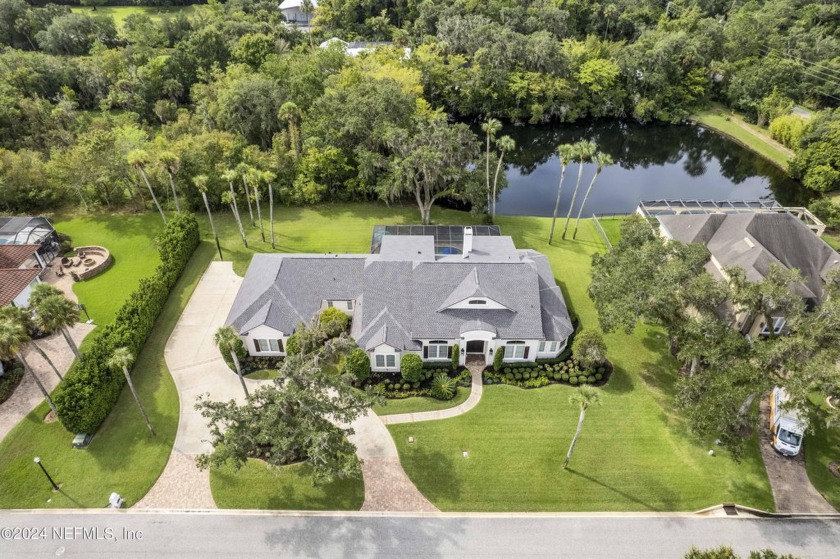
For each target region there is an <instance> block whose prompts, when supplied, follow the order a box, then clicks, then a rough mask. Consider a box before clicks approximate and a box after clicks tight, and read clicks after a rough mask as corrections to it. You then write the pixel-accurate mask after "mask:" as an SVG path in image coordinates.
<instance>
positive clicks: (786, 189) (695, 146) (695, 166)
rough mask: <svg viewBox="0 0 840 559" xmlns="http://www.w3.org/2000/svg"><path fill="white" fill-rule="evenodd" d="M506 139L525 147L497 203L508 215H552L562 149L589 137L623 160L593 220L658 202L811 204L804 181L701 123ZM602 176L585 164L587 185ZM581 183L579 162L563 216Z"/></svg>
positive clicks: (512, 161) (513, 130) (604, 182)
mask: <svg viewBox="0 0 840 559" xmlns="http://www.w3.org/2000/svg"><path fill="white" fill-rule="evenodd" d="M502 134H508V135H510V136H511V137H512V138H513V139H514V140H516V145H517V149H516V150H515V152H514V153H512V154H510V155H509V156H508V157H507V162H508V164H507V169H506V175H507V181H508V186H507V187H506V188H505V189H504V190H503V191H502V192H501V195H500V197H499V202H498V206H497V212H498V213H499V214H503V215H505V214H506V215H543V216H544V215H551V213H552V211H553V209H554V200H555V197H556V195H557V181H558V180H559V178H560V162H559V161H558V159H557V155H556V148H557V146H558V145H560V144H564V143H572V142H576V141H578V140H581V139H584V138H588V139H591V140H593V141H595V142H596V143H597V144H598V146H599V148H600V149H601V150H602V151H604V152H607V153H609V154H610V155H611V156H612V157H613V159H615V161H616V164H615V165H613V166H612V167H609V168H607V169H605V170H604V171H603V173H602V174H601V176H600V177H599V179H598V182H597V183H596V186H595V189H594V190H593V191H592V194H591V196H590V198H589V201H588V202H587V208H586V210H585V214H586V215H589V214H591V213H611V212H616V213H620V212H630V211H633V210H634V209H635V208H636V206H637V205H638V203H639V201H640V200H651V199H657V198H683V199H703V200H756V199H770V198H775V199H776V200H778V201H779V202H780V203H782V204H786V205H794V204H802V203H805V202H806V200H805V197H804V195H803V194H802V189H801V186H800V185H799V183H797V182H796V181H793V180H792V179H790V178H789V177H788V176H787V175H786V174H785V173H784V172H783V171H781V170H780V169H778V168H777V167H775V166H773V165H772V164H771V163H769V162H767V161H766V160H765V159H763V158H762V157H760V156H758V155H755V154H753V153H752V152H750V151H749V150H747V149H744V148H742V147H741V146H739V145H738V144H736V143H734V142H732V141H730V140H728V139H726V138H723V137H721V136H718V135H717V134H715V133H714V132H711V131H708V130H705V129H703V128H700V127H696V126H669V125H645V126H643V125H639V124H636V123H634V122H625V121H588V122H583V123H577V124H552V125H540V126H508V127H506V128H505V129H504V130H503V131H502ZM594 172H595V167H594V166H593V165H584V169H583V180H582V183H581V184H582V188H585V185H586V184H588V181H589V180H590V178H591V177H592V175H593V173H594ZM576 178H577V165H576V164H573V165H570V166H569V168H568V169H567V171H566V181H565V183H564V185H563V196H562V198H561V212H562V213H565V212H566V211H568V207H569V203H570V202H571V199H572V190H573V189H574V184H575V180H576ZM581 198H582V196H579V197H578V201H577V202H576V204H579V203H580V200H581ZM575 211H577V207H576V208H575Z"/></svg>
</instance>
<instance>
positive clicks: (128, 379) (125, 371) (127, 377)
mask: <svg viewBox="0 0 840 559" xmlns="http://www.w3.org/2000/svg"><path fill="white" fill-rule="evenodd" d="M123 374H124V375H125V382H126V383H128V388H129V389H131V395H132V396H134V401H135V402H137V407H138V408H140V413H142V414H143V419H145V420H146V425H148V426H149V431H150V432H151V433H152V436H157V433H155V428H154V427H152V422H151V421H150V420H149V414H147V413H146V408H144V407H143V404H142V403H140V396H138V395H137V390H136V389H135V388H134V382H132V380H131V375H130V374H128V367H123Z"/></svg>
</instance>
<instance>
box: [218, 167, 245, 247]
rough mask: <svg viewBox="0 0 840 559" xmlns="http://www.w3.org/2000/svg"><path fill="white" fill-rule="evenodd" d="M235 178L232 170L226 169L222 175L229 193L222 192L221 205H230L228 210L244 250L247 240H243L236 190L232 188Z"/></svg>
mask: <svg viewBox="0 0 840 559" xmlns="http://www.w3.org/2000/svg"><path fill="white" fill-rule="evenodd" d="M236 177H237V175H236V171H234V170H233V169H228V170H227V171H225V172H224V173H222V178H223V179H224V180H226V181H228V185H229V186H230V192H222V203H223V204H228V205H230V210H231V211H232V212H233V217H234V219H235V220H236V226H237V227H238V228H239V234H240V235H241V236H242V243H243V244H244V245H245V248H248V239H246V238H245V229H244V228H243V227H242V219H241V218H240V217H239V206H238V205H237V204H236V190H234V188H233V181H235V180H236Z"/></svg>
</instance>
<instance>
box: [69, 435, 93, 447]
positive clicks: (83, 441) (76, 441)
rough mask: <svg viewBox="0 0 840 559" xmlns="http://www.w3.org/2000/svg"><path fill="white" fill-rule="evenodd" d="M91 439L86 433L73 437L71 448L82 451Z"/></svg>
mask: <svg viewBox="0 0 840 559" xmlns="http://www.w3.org/2000/svg"><path fill="white" fill-rule="evenodd" d="M91 438H92V437H91V436H90V435H88V434H87V433H79V434H77V435H76V436H75V437H73V448H75V449H83V448H87V445H89V444H90V439H91Z"/></svg>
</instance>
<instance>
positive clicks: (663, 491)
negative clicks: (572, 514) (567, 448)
mask: <svg viewBox="0 0 840 559" xmlns="http://www.w3.org/2000/svg"><path fill="white" fill-rule="evenodd" d="M566 471H567V472H568V473H570V474H572V475H575V476H578V477H580V478H583V479H585V480H586V481H589V482H591V483H594V484H596V485H600V486H601V487H603V488H604V489H608V490H610V491H612V492H613V493H615V494H616V495H620V496H621V497H622V498H624V499H626V500H628V501H631V502H633V503H636V504H638V505H641V506H643V507H645V508H646V509H648V510H652V511H670V510H674V508H675V507H676V506H677V503H678V502H679V499H677V498H676V497H675V495H674V492H673V491H671V490H670V489H668V488H667V487H666V486H665V485H662V484H661V483H658V482H655V481H653V480H652V479H650V478H648V479H647V481H646V482H645V484H644V487H645V490H646V491H647V492H648V493H649V494H651V495H657V496H658V497H659V498H660V499H661V502H660V503H658V504H653V503H648V502H646V501H643V500H641V499H639V498H638V497H636V496H634V495H632V494H630V493H627V492H626V491H622V490H621V489H619V488H617V487H613V486H612V485H609V484H606V483H604V482H602V481H600V480H597V479H595V478H593V477H591V476H588V475H586V474H584V473H583V472H579V471H577V470H575V469H573V468H568V469H567V470H566Z"/></svg>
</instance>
